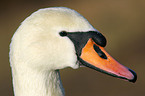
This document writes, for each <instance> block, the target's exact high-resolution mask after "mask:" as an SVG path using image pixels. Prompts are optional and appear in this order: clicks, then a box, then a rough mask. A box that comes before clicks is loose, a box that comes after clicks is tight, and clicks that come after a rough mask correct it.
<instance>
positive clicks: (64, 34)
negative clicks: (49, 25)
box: [59, 31, 67, 37]
mask: <svg viewBox="0 0 145 96" xmlns="http://www.w3.org/2000/svg"><path fill="white" fill-rule="evenodd" d="M59 35H60V36H62V37H63V36H67V32H66V31H62V32H60V33H59Z"/></svg>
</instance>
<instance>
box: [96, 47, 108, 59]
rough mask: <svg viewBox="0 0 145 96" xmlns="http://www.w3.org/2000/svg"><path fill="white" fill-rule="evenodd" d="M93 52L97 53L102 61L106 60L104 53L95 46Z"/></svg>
mask: <svg viewBox="0 0 145 96" xmlns="http://www.w3.org/2000/svg"><path fill="white" fill-rule="evenodd" d="M93 47H94V50H95V51H96V52H97V53H98V55H99V56H100V57H101V58H103V59H107V56H106V55H105V53H104V52H103V51H101V49H100V48H99V47H98V46H97V45H95V44H94V45H93Z"/></svg>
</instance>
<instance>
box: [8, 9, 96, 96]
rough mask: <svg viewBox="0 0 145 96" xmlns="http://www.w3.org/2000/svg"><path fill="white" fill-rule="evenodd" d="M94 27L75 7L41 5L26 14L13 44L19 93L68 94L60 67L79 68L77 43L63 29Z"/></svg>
mask: <svg viewBox="0 0 145 96" xmlns="http://www.w3.org/2000/svg"><path fill="white" fill-rule="evenodd" d="M63 30H65V31H69V32H75V31H89V30H96V29H94V28H93V27H92V26H91V25H90V24H89V23H88V21H87V20H86V19H84V18H83V17H82V16H81V15H80V14H78V13H77V12H76V11H74V10H72V9H68V8H65V7H53V8H45V9H40V10H38V11H36V12H34V13H33V14H32V15H31V16H29V17H28V18H26V19H25V20H24V21H23V22H22V24H21V25H20V27H19V28H18V30H17V31H16V32H15V34H14V36H13V38H12V41H11V44H10V63H11V67H12V75H13V85H14V92H15V96H61V95H63V94H64V91H63V88H62V84H61V82H60V80H59V79H60V76H59V71H58V69H63V68H66V67H72V68H78V67H79V64H78V63H77V56H76V52H75V48H74V45H73V43H72V42H71V41H70V39H68V38H67V37H64V38H62V37H61V36H60V35H59V32H61V31H63Z"/></svg>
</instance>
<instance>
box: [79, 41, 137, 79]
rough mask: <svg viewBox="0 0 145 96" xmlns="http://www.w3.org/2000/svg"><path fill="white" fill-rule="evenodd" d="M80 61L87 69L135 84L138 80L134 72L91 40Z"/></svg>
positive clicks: (83, 50)
mask: <svg viewBox="0 0 145 96" xmlns="http://www.w3.org/2000/svg"><path fill="white" fill-rule="evenodd" d="M80 61H81V62H83V64H84V65H85V66H87V67H91V68H92V69H95V70H97V71H101V72H103V73H106V74H108V75H111V76H114V77H117V78H121V79H126V80H129V81H131V82H135V81H136V79H137V75H136V73H135V72H134V71H132V70H131V69H129V68H127V67H125V66H123V65H121V64H120V63H118V62H117V61H116V60H115V59H114V58H112V57H111V56H110V55H109V54H108V53H107V52H106V51H105V50H104V48H103V47H101V46H99V45H97V44H96V43H95V42H94V41H93V40H92V39H89V40H88V41H87V44H86V45H85V46H84V48H83V49H82V52H81V56H80Z"/></svg>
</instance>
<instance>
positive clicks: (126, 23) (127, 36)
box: [0, 0, 145, 96]
mask: <svg viewBox="0 0 145 96" xmlns="http://www.w3.org/2000/svg"><path fill="white" fill-rule="evenodd" d="M51 6H65V7H69V8H72V9H75V10H76V11H78V12H79V13H80V14H82V15H83V16H84V17H85V18H86V19H87V20H88V21H89V22H90V23H91V24H92V25H93V26H94V27H95V28H96V29H98V30H99V31H100V32H101V33H103V34H104V35H105V36H106V38H107V40H108V44H107V46H106V50H107V51H108V52H109V53H110V54H111V55H112V56H113V57H114V58H115V59H117V60H118V61H119V62H120V63H122V64H124V65H125V66H127V67H129V68H131V69H133V70H134V71H136V73H137V74H138V80H137V82H136V83H135V84H133V83H130V82H127V81H124V80H119V79H116V78H113V77H111V76H108V75H105V74H102V73H100V72H97V71H94V70H91V69H89V68H79V69H77V70H74V69H71V68H66V69H63V70H61V78H62V82H63V86H64V88H65V92H66V96H145V0H1V2H0V45H1V46H0V61H1V63H0V94H1V96H13V91H12V83H11V70H10V66H9V60H8V54H9V53H8V51H9V43H10V40H11V37H12V35H13V33H14V32H15V30H16V29H17V28H18V26H19V25H20V23H21V22H22V21H23V20H24V19H25V18H26V17H27V16H29V15H30V14H31V13H32V12H34V11H36V10H38V9H40V8H45V7H51Z"/></svg>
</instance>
